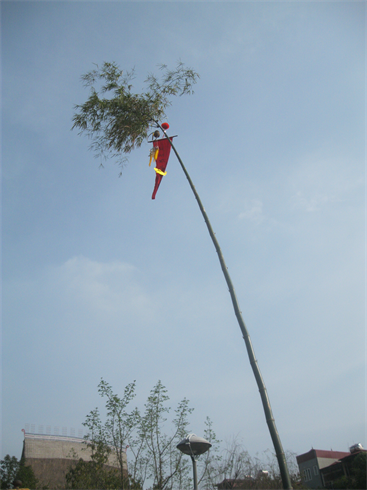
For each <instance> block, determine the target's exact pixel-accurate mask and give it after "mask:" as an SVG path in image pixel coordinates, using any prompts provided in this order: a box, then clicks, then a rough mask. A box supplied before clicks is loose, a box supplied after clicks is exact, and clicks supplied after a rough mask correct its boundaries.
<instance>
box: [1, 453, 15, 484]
mask: <svg viewBox="0 0 367 490" xmlns="http://www.w3.org/2000/svg"><path fill="white" fill-rule="evenodd" d="M18 470H19V461H18V459H17V458H16V457H15V456H10V455H9V454H7V455H6V456H5V457H4V459H2V460H1V461H0V482H1V488H12V485H13V481H14V480H15V477H16V475H17V473H18Z"/></svg>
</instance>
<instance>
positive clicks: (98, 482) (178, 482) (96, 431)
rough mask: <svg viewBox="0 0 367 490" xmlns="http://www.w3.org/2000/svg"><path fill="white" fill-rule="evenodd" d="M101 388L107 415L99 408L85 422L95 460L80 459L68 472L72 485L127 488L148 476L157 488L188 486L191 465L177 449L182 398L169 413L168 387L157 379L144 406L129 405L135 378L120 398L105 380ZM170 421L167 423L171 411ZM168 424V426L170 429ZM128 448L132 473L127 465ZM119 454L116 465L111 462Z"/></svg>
mask: <svg viewBox="0 0 367 490" xmlns="http://www.w3.org/2000/svg"><path fill="white" fill-rule="evenodd" d="M98 392H99V394H100V395H101V397H102V398H105V400H106V403H105V408H106V419H105V421H102V418H101V415H100V412H99V410H98V408H96V409H94V410H92V411H91V412H90V413H89V414H88V415H87V417H86V421H85V422H84V425H85V427H87V429H88V434H87V435H86V436H85V439H86V441H85V444H86V446H87V447H88V448H89V449H90V450H91V452H92V456H91V461H83V459H79V461H76V462H75V463H74V465H72V466H71V468H70V470H69V472H68V473H67V475H66V479H67V484H68V488H72V489H80V488H106V489H109V488H122V489H124V488H129V489H136V490H139V489H141V488H143V485H144V483H145V482H146V481H147V480H149V481H150V482H151V483H152V485H153V488H154V489H157V490H158V489H161V490H163V489H165V490H172V489H173V488H175V489H180V488H187V485H188V484H189V482H190V465H189V461H188V459H187V458H184V457H183V455H182V453H181V452H180V451H178V450H177V449H176V445H177V444H178V442H179V441H180V440H181V439H182V438H183V437H184V436H185V435H186V433H187V428H188V415H189V414H190V413H191V412H192V410H193V409H191V408H189V406H188V400H187V399H186V398H184V399H183V400H182V401H181V402H180V403H179V404H178V406H177V408H176V409H175V410H174V412H173V414H172V413H171V408H170V407H169V406H168V401H169V397H168V395H167V390H166V388H165V387H164V386H163V384H162V383H161V381H158V382H157V384H156V385H155V386H154V387H153V389H152V390H151V392H150V394H149V396H148V399H147V402H146V404H145V410H144V412H143V413H140V412H139V410H138V409H137V408H132V409H129V405H130V403H131V402H132V400H133V398H134V396H135V382H133V383H130V384H129V385H127V386H126V388H125V390H124V394H123V396H122V397H119V396H118V395H117V394H116V393H114V392H113V390H112V387H111V386H110V385H109V384H108V383H107V382H106V381H104V380H103V379H102V380H101V382H100V383H99V385H98ZM170 415H171V416H172V417H171V418H172V420H171V421H170V422H169V423H168V418H169V416H170ZM169 427H170V430H168V428H169ZM127 447H129V454H130V455H131V458H129V474H127V472H126V466H125V465H124V461H125V457H126V449H127ZM111 457H116V459H117V462H118V468H119V469H118V470H116V471H115V470H113V469H111V467H108V465H109V458H111Z"/></svg>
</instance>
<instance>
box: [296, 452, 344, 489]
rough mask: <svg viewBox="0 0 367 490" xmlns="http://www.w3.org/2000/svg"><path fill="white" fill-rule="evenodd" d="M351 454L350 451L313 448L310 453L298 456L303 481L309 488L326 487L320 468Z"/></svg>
mask: <svg viewBox="0 0 367 490" xmlns="http://www.w3.org/2000/svg"><path fill="white" fill-rule="evenodd" d="M349 455H350V453H349V452H348V453H347V452H342V451H324V450H321V449H311V451H309V452H308V453H305V454H301V455H299V456H297V458H296V459H297V464H298V467H299V472H300V475H301V478H302V483H304V484H305V485H306V486H307V487H308V488H324V482H323V478H322V475H321V472H320V470H321V469H322V468H326V467H327V466H330V465H331V464H333V463H335V462H336V461H339V460H340V459H341V458H344V457H345V456H349Z"/></svg>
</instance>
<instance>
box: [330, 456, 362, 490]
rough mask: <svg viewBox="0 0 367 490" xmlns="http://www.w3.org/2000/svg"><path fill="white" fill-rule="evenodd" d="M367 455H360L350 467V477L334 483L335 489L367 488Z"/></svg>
mask: <svg viewBox="0 0 367 490" xmlns="http://www.w3.org/2000/svg"><path fill="white" fill-rule="evenodd" d="M366 472H367V453H365V452H362V453H360V454H358V456H356V457H355V459H354V460H353V462H352V464H351V467H350V475H349V476H345V475H344V476H342V477H340V478H338V479H337V480H335V481H334V482H333V488H337V489H340V490H342V489H345V490H347V489H350V490H352V489H359V490H363V489H366V488H367V474H366Z"/></svg>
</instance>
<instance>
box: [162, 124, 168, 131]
mask: <svg viewBox="0 0 367 490" xmlns="http://www.w3.org/2000/svg"><path fill="white" fill-rule="evenodd" d="M162 128H163V129H164V130H165V131H166V129H168V128H169V124H168V123H162Z"/></svg>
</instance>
